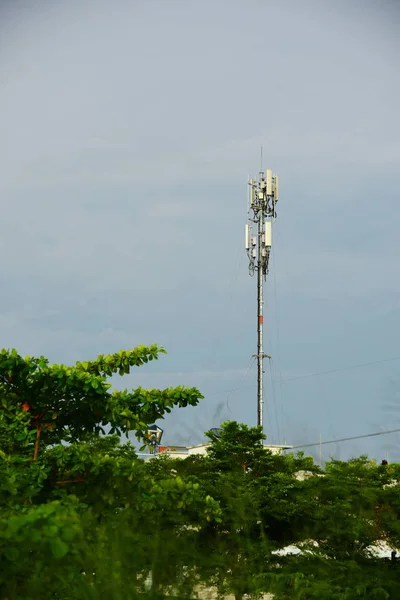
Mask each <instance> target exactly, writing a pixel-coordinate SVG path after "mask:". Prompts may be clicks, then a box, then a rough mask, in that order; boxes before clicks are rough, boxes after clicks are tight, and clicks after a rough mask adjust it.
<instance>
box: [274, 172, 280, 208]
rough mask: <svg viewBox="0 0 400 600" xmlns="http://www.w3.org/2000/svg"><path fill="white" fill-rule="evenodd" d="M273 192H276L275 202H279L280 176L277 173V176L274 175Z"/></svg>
mask: <svg viewBox="0 0 400 600" xmlns="http://www.w3.org/2000/svg"><path fill="white" fill-rule="evenodd" d="M273 192H274V200H275V202H277V201H278V200H279V176H278V175H275V177H274V185H273Z"/></svg>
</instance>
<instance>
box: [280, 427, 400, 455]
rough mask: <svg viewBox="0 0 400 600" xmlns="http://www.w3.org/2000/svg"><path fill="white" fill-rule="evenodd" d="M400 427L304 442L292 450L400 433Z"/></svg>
mask: <svg viewBox="0 0 400 600" xmlns="http://www.w3.org/2000/svg"><path fill="white" fill-rule="evenodd" d="M399 432H400V428H398V429H387V430H386V431H377V432H375V433H365V434H364V435H353V436H351V437H345V438H340V439H337V440H329V441H327V442H315V444H303V445H301V446H292V447H291V448H290V450H297V449H298V448H311V447H314V446H324V445H326V444H337V443H339V442H349V441H351V440H362V439H364V438H369V437H376V436H378V435H388V434H390V433H399Z"/></svg>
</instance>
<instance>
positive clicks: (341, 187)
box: [0, 0, 400, 428]
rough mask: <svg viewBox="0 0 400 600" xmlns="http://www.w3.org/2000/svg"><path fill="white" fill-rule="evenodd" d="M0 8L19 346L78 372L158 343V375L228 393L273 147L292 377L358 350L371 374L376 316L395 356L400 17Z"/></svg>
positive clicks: (256, 8)
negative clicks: (256, 194)
mask: <svg viewBox="0 0 400 600" xmlns="http://www.w3.org/2000/svg"><path fill="white" fill-rule="evenodd" d="M383 4H384V5H385V6H386V12H383V11H381V9H380V7H381V6H383ZM0 11H3V13H2V15H1V25H0V27H1V34H2V36H1V37H2V48H1V59H0V85H1V88H2V94H1V98H0V129H1V143H0V210H1V213H0V214H1V219H0V253H1V257H2V260H1V263H0V277H1V283H2V286H1V288H2V290H3V291H2V294H1V295H0V310H1V314H0V336H1V339H2V340H3V342H2V343H3V345H13V346H18V347H21V348H24V349H26V352H29V353H31V354H33V353H34V352H36V351H38V352H39V351H40V352H43V353H47V354H50V355H51V357H54V358H55V359H57V360H66V361H73V360H76V359H79V358H81V357H82V356H81V355H82V354H85V355H86V354H87V355H90V356H93V355H94V354H95V353H96V352H107V351H112V350H114V349H115V348H119V347H122V346H131V345H132V344H134V343H140V342H153V341H154V340H157V341H159V342H160V343H163V344H164V345H166V346H167V347H168V349H169V350H170V354H169V355H168V357H167V358H164V359H163V360H164V361H165V362H163V365H162V366H161V364H160V366H157V369H158V371H157V372H159V373H160V374H159V375H157V377H156V375H155V372H154V373H153V371H152V372H151V374H149V379H147V378H146V381H151V376H153V374H154V377H155V378H156V379H157V382H158V381H159V382H160V385H162V381H163V377H164V375H162V373H164V371H165V370H167V371H168V370H169V369H170V370H171V372H174V373H186V374H188V377H189V374H191V375H192V377H193V378H194V381H193V382H192V383H193V385H199V386H200V385H202V386H204V389H205V390H206V391H207V392H208V393H210V394H211V392H212V391H218V390H221V394H222V390H225V389H227V386H226V384H225V383H223V384H222V383H221V385H220V383H218V381H217V379H218V378H215V377H213V376H212V375H211V374H210V372H220V373H221V375H220V379H221V378H224V377H225V375H223V373H225V374H227V373H229V377H227V378H228V379H229V380H232V383H233V387H234V385H235V384H234V380H236V381H237V380H238V379H240V377H241V375H240V373H241V370H242V369H243V368H244V365H247V363H248V359H249V355H251V354H252V353H253V352H254V347H255V339H254V334H255V331H254V304H255V298H254V294H255V289H254V286H253V285H252V282H251V281H250V280H249V279H248V277H247V273H246V258H245V256H244V254H243V252H242V232H243V224H244V220H245V211H246V179H247V175H248V174H251V175H254V174H255V173H256V172H257V171H258V169H259V160H260V156H259V153H260V145H261V144H262V145H263V149H264V150H263V151H264V162H265V166H271V167H272V168H273V169H274V170H275V171H277V172H278V173H279V174H280V176H281V200H280V205H279V209H278V221H277V223H276V229H275V232H274V249H273V268H272V270H271V277H270V279H269V281H268V284H267V301H268V307H269V308H268V310H269V311H270V312H268V318H267V319H266V321H267V332H266V335H267V337H268V339H269V343H270V345H271V347H272V350H273V352H272V354H274V355H275V356H277V355H278V354H280V355H281V361H282V365H280V368H282V370H283V369H284V370H286V371H289V370H290V371H292V370H295V369H296V368H301V369H302V368H304V369H305V370H306V371H307V370H308V371H310V370H312V369H309V368H307V365H314V364H316V363H318V365H321V368H322V367H323V365H324V364H325V363H326V362H328V361H329V360H331V356H332V354H333V356H334V348H335V347H339V345H342V344H343V340H344V339H348V340H350V341H349V342H348V344H347V345H348V348H349V360H350V359H351V358H352V355H355V354H357V357H354V358H355V359H354V360H353V361H351V362H353V363H358V362H362V360H363V359H364V356H363V354H365V352H366V350H365V342H364V341H363V342H357V339H358V338H357V335H358V334H357V332H359V331H360V330H362V329H363V328H366V327H367V326H368V323H370V322H371V319H374V320H375V322H376V326H375V329H374V332H375V333H374V335H375V340H373V341H374V342H375V351H376V352H378V353H383V352H386V351H387V353H388V354H390V353H391V350H392V348H393V345H394V341H393V337H392V332H393V330H394V329H395V328H396V327H397V326H398V311H396V307H397V305H398V295H399V293H400V289H399V284H398V278H397V277H396V273H397V237H398V235H397V225H396V222H397V220H398V212H399V209H398V192H399V189H400V181H399V176H398V168H399V160H400V159H399V157H400V145H399V140H400V121H399V119H398V108H397V104H398V97H399V92H400V81H399V77H398V65H397V54H398V42H397V40H396V36H395V23H396V19H397V18H398V13H399V11H398V10H397V8H396V7H390V6H389V4H388V3H380V4H379V6H378V5H377V4H376V3H374V2H362V3H361V2H353V3H351V6H349V4H348V3H347V2H340V1H337V2H335V3H331V2H316V1H311V0H310V1H308V2H303V3H298V2H294V1H293V2H290V1H288V2H286V3H283V2H278V1H271V2H268V3H264V2H257V1H250V2H247V3H243V2H241V1H239V0H238V1H233V2H230V3H229V9H227V4H226V2H222V1H221V2H211V1H203V2H198V3H187V2H183V0H170V1H169V2H168V3H166V2H162V1H161V0H152V2H140V1H138V2H134V3H133V2H128V1H127V0H121V1H120V2H115V3H111V2H106V1H105V0H102V1H97V2H94V1H91V0H87V1H80V2H68V3H50V2H47V1H45V0H43V1H41V2H37V3H35V7H33V4H32V3H26V2H22V1H21V2H20V1H19V0H14V2H13V3H8V4H7V3H6V2H4V3H3V4H2V6H1V8H0ZM390 11H391V12H390ZM388 307H389V308H388ZM390 307H394V309H393V310H392V309H391V308H390ZM388 311H389V312H388ZM278 313H279V319H278V320H277V318H276V315H277V314H278ZM278 322H279V323H278ZM278 324H279V332H280V335H278V332H277V328H278ZM338 332H342V333H340V335H341V337H340V336H338ZM339 338H340V339H339ZM363 339H364V338H363ZM385 340H386V342H385ZM335 344H336V346H335ZM385 344H386V345H385ZM328 346H329V348H330V346H332V348H333V349H332V348H330V349H328ZM300 349H303V350H302V351H301V352H300ZM278 350H279V352H278ZM358 356H360V357H361V358H360V360H359V359H358ZM324 357H325V358H324ZM167 364H168V367H167V366H166V365H167ZM299 364H300V367H299ZM164 365H165V366H164ZM206 372H208V373H209V375H207V376H206V375H205V373H206ZM201 373H203V375H201ZM176 377H178V375H176ZM197 378H198V379H199V382H200V383H199V382H198V381H197ZM170 379H171V377H169V378H168V377H167V376H166V375H165V379H164V381H167V380H168V381H170ZM179 379H180V380H179V381H176V383H180V382H181V379H185V381H186V376H185V377H184V378H183V376H182V378H181V376H180V375H179ZM157 384H158V383H157ZM343 385H344V383H341V382H340V380H339V379H338V380H336V382H335V384H334V386H333V388H332V391H331V390H329V392H327V402H333V401H335V402H336V398H337V396H338V394H339V391H340V393H341V394H342V395H343V394H344V393H343ZM335 386H336V387H335ZM341 386H342V387H341ZM358 386H359V387H358V390H359V391H358V392H357V393H359V394H364V393H365V394H367V395H368V389H366V387H369V388H370V387H371V386H370V385H368V386H366V384H365V383H364V381H363V380H362V377H360V379H359V380H358ZM229 387H230V385H228V388H229ZM355 388H356V385H355ZM355 388H354V389H355ZM298 393H300V388H290V391H289V392H288V396H287V398H286V400H285V402H286V404H287V406H288V407H289V408H288V411H289V412H290V410H291V409H292V408H293V407H294V406H295V405H296V403H297V402H298V397H297V394H298ZM309 393H310V398H311V400H310V401H309V402H310V406H311V404H312V398H315V394H316V392H315V390H314V392H312V391H310V392H309ZM250 394H251V393H250ZM313 395H314V396H313ZM221 397H223V394H222V396H221ZM211 398H212V396H210V409H207V410H209V411H211V413H212V408H211V405H212V403H213V402H214V401H213V400H211ZM247 398H248V400H247ZM220 399H221V398H220V397H219V396H218V395H217V396H216V397H215V402H219V401H220ZM252 402H253V398H252V396H251V398H250V396H246V401H243V400H241V399H240V396H239V395H238V396H237V399H236V400H232V403H233V406H234V416H235V417H236V418H238V419H239V420H240V419H241V420H246V421H250V422H252V420H254V415H255V410H253V409H254V406H253V404H252ZM252 407H253V408H252ZM198 410H199V411H200V412H201V410H204V411H205V412H206V408H204V409H201V408H199V409H198ZM304 410H305V411H306V407H305V408H304ZM337 410H338V411H339V412H340V411H341V410H343V404H342V405H340V404H339V405H338V408H337ZM211 413H210V414H211ZM187 414H190V415H192V412H190V413H187ZM196 414H197V413H196ZM174 418H175V417H174ZM179 418H181V417H179ZM182 418H183V417H182ZM185 418H186V417H185ZM187 418H188V419H191V418H192V417H191V416H190V417H187ZM321 418H322V417H321V415H320V416H319V417H318V419H321ZM352 418H354V419H356V418H358V417H357V416H356V414H355V413H354V414H353V417H352ZM310 426H311V427H314V425H313V424H311V425H310ZM326 426H328V425H326ZM318 427H320V425H318ZM318 427H317V428H318Z"/></svg>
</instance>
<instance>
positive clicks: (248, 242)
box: [244, 224, 250, 250]
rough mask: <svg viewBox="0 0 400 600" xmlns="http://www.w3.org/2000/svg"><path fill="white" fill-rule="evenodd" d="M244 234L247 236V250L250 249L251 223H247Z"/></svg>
mask: <svg viewBox="0 0 400 600" xmlns="http://www.w3.org/2000/svg"><path fill="white" fill-rule="evenodd" d="M244 236H245V245H246V250H250V225H249V224H246V229H245V233H244Z"/></svg>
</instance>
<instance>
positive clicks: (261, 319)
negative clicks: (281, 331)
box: [258, 315, 264, 325]
mask: <svg viewBox="0 0 400 600" xmlns="http://www.w3.org/2000/svg"><path fill="white" fill-rule="evenodd" d="M258 322H259V323H260V325H263V324H264V317H263V316H262V315H260V316H259V317H258Z"/></svg>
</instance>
